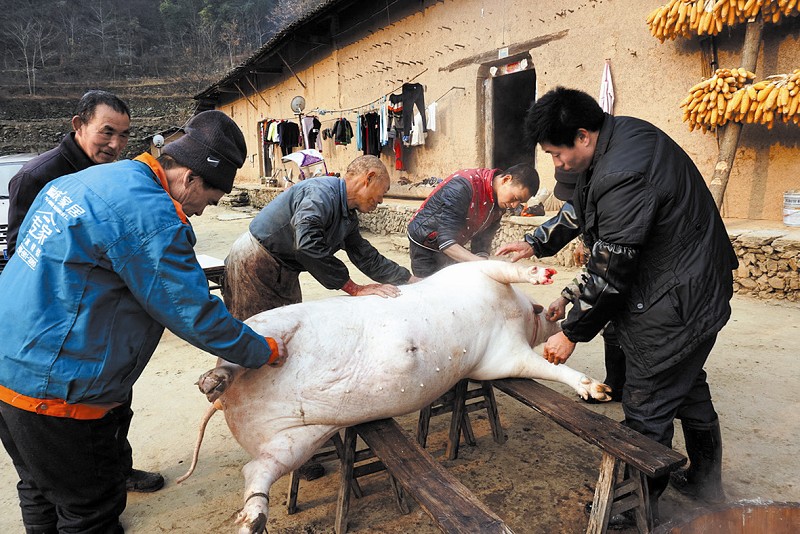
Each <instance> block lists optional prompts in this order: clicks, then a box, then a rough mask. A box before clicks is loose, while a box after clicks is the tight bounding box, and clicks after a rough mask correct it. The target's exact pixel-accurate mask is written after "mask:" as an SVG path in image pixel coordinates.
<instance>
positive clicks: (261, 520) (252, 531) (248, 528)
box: [236, 492, 269, 534]
mask: <svg viewBox="0 0 800 534" xmlns="http://www.w3.org/2000/svg"><path fill="white" fill-rule="evenodd" d="M268 506H269V495H267V494H266V493H261V492H257V493H252V494H250V496H249V497H247V499H245V501H244V508H242V509H241V510H240V511H239V515H238V517H237V518H236V524H237V525H241V526H240V527H239V534H262V533H263V532H266V531H267V507H268Z"/></svg>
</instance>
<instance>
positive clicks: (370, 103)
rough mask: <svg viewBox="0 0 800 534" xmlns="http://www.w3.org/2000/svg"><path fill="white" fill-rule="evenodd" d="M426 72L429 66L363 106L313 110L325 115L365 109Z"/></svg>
mask: <svg viewBox="0 0 800 534" xmlns="http://www.w3.org/2000/svg"><path fill="white" fill-rule="evenodd" d="M426 72H428V69H427V67H426V68H425V69H424V70H423V71H422V72H420V73H419V74H417V75H416V76H413V77H411V78H409V79H408V80H406V81H404V82H403V83H402V84H400V85H399V86H397V87H395V88H394V89H392V90H391V91H389V92H388V93H385V94H383V95H381V96H379V97H378V98H376V99H375V100H373V101H371V102H367V103H366V104H363V105H361V106H356V107H352V108H347V109H319V108H317V109H314V110H312V111H315V112H316V113H319V114H320V115H325V114H326V113H347V112H348V111H359V110H361V109H364V108H366V107H369V106H371V105H372V104H374V103H375V102H379V101H380V100H381V99H382V98H386V97H387V96H389V95H390V94H392V93H394V92H395V91H397V90H398V89H402V88H403V85H404V84H407V83H409V82H412V81H414V80H416V79H417V78H419V77H420V76H422V75H423V74H425V73H426Z"/></svg>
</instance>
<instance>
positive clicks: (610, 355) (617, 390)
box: [604, 341, 625, 402]
mask: <svg viewBox="0 0 800 534" xmlns="http://www.w3.org/2000/svg"><path fill="white" fill-rule="evenodd" d="M605 350H606V379H605V380H604V383H605V384H606V385H607V386H609V387H611V400H612V401H614V402H620V401H622V388H624V387H625V353H624V352H623V351H622V347H620V346H619V345H616V344H613V343H609V342H608V341H606V342H605Z"/></svg>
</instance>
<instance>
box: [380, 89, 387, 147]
mask: <svg viewBox="0 0 800 534" xmlns="http://www.w3.org/2000/svg"><path fill="white" fill-rule="evenodd" d="M380 114H381V121H380V137H381V146H386V145H387V144H389V106H388V104H387V100H386V97H383V102H382V103H381V110H380Z"/></svg>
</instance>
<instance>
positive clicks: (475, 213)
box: [408, 169, 503, 254]
mask: <svg viewBox="0 0 800 534" xmlns="http://www.w3.org/2000/svg"><path fill="white" fill-rule="evenodd" d="M498 172H499V169H464V170H460V171H456V172H454V173H453V174H451V175H450V176H448V177H447V178H445V179H444V180H443V181H442V182H441V183H440V184H439V185H438V186H436V188H435V189H434V190H433V191H432V192H431V194H430V195H428V198H426V199H425V201H424V202H423V203H422V205H421V206H420V207H419V209H418V210H417V212H416V213H415V214H414V216H413V217H412V218H411V221H410V222H409V223H408V238H409V239H410V240H412V241H413V242H414V243H416V244H418V245H420V246H422V247H425V248H427V249H430V250H436V251H443V250H445V249H446V248H447V247H450V246H452V245H455V244H459V245H462V246H463V245H465V244H466V243H467V242H468V241H471V243H470V249H471V251H472V253H473V254H479V253H488V252H489V250H490V247H491V244H492V238H493V237H494V234H495V233H496V232H497V229H498V228H499V226H500V219H501V217H502V216H503V210H502V209H500V208H499V207H498V206H497V205H496V203H495V198H494V191H493V189H492V181H493V179H494V176H495V175H496V174H497V173H498Z"/></svg>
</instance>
